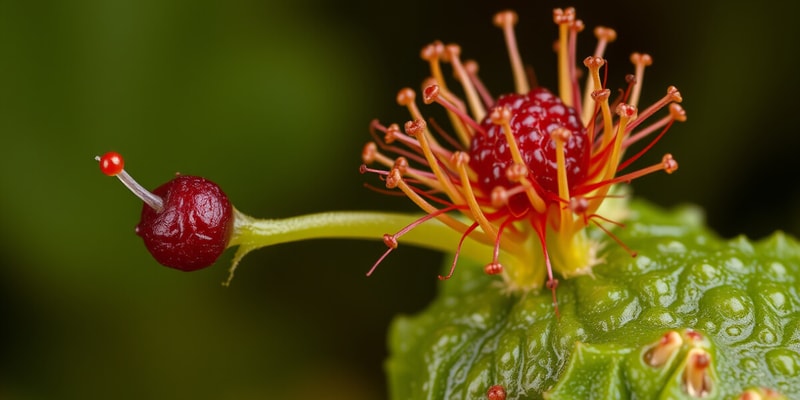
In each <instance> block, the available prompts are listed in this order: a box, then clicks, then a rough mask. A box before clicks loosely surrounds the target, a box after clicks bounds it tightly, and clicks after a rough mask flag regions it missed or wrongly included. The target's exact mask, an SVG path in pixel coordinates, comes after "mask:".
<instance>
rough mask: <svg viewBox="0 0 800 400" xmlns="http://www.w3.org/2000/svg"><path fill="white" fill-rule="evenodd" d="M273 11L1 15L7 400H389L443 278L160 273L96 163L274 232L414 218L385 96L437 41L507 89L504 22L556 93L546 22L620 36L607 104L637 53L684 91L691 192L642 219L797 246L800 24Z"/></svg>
mask: <svg viewBox="0 0 800 400" xmlns="http://www.w3.org/2000/svg"><path fill="white" fill-rule="evenodd" d="M281 3H284V4H281ZM281 3H277V2H257V1H254V0H251V1H247V0H238V1H228V2H222V1H219V2H216V1H199V2H197V1H186V0H168V1H163V0H159V1H156V0H144V1H121V0H108V1H106V0H79V1H70V2H55V1H52V2H44V3H41V2H36V3H34V2H25V1H6V2H1V3H0V90H2V94H1V95H0V135H2V138H3V143H2V145H1V146H0V149H2V154H1V156H0V163H1V164H0V186H2V188H3V189H2V190H3V192H2V193H3V195H2V196H0V209H1V210H2V214H3V223H2V237H1V239H2V240H1V241H0V243H2V244H1V246H2V247H1V248H0V251H2V253H1V254H2V256H0V257H2V258H0V266H1V268H0V316H1V317H2V319H3V323H2V326H3V328H2V335H1V336H0V339H2V343H3V347H2V348H0V354H2V357H0V397H3V398H23V399H27V398H79V397H80V398H103V397H114V398H176V397H182V398H215V399H220V398H230V399H242V398H267V397H268V398H313V397H324V398H381V397H383V396H385V383H384V378H383V371H382V364H381V363H382V360H383V359H384V357H385V351H386V350H385V330H386V326H387V324H388V321H389V320H390V318H391V317H392V315H394V314H396V313H400V312H413V311H415V310H419V309H420V308H421V307H423V306H424V305H425V304H426V303H427V302H428V301H429V300H430V298H431V296H432V293H433V289H434V288H435V286H436V285H437V282H436V278H435V275H436V268H437V266H438V265H439V264H440V261H441V256H440V255H438V254H436V253H431V252H426V251H422V250H416V249H412V248H406V247H404V248H403V249H402V251H398V252H396V254H393V255H392V257H391V258H390V259H389V260H387V261H386V262H385V263H384V264H383V265H382V266H381V269H380V270H379V271H378V273H376V274H375V276H373V277H372V278H370V279H365V278H364V277H363V273H364V272H365V271H366V270H367V269H368V267H369V266H370V265H371V263H372V262H373V261H374V260H375V259H376V257H377V256H378V255H379V254H380V253H381V252H382V251H383V248H382V245H381V244H380V243H377V242H375V243H366V242H365V243H361V242H350V241H315V242H307V243H297V244H289V245H282V246H278V247H275V248H270V249H264V250H261V251H258V252H256V253H254V254H252V255H250V256H248V258H246V259H245V261H244V263H243V264H242V266H241V268H240V270H239V273H238V276H237V279H236V280H235V281H234V283H233V285H232V287H230V288H228V289H224V288H222V287H221V286H220V285H219V283H220V282H221V281H222V280H223V279H224V278H225V276H226V272H225V268H226V266H227V262H228V260H229V259H230V253H226V254H225V255H224V256H223V257H222V259H221V260H220V261H219V262H218V264H217V265H216V266H215V267H213V268H209V269H207V270H204V271H200V272H196V273H191V274H186V273H180V272H177V271H173V270H170V269H167V268H163V267H160V266H158V265H157V264H156V263H155V262H154V261H152V259H151V258H150V257H149V255H148V254H147V252H146V251H145V249H144V247H143V246H142V244H141V241H140V240H139V239H138V237H136V236H135V235H134V234H133V227H134V225H135V224H136V222H137V221H138V213H139V210H140V204H139V203H138V201H136V200H135V199H134V198H133V197H132V196H130V195H129V194H128V193H126V192H125V190H124V189H123V187H122V186H121V185H119V184H118V183H117V182H116V181H115V180H113V179H109V178H106V177H104V176H103V175H102V174H100V173H99V171H98V170H97V166H96V163H95V162H94V161H93V160H92V157H93V156H94V155H96V154H100V153H102V152H105V151H107V150H111V149H113V150H117V151H120V152H121V153H123V154H124V155H125V156H126V158H127V160H128V170H129V171H130V172H131V173H132V174H134V175H135V176H136V177H137V179H139V180H140V181H141V182H142V183H143V184H144V185H145V186H148V187H154V186H157V185H159V184H161V183H163V182H165V181H167V180H168V179H169V178H170V176H171V174H173V173H174V172H176V171H180V172H182V173H187V174H197V175H203V176H206V177H208V178H210V179H212V180H214V181H216V182H217V183H218V184H220V185H221V186H222V187H223V188H224V189H225V190H226V192H227V193H228V195H229V196H230V197H231V199H232V201H233V202H234V204H235V205H236V206H237V207H238V208H239V209H241V210H243V211H245V212H247V213H249V214H251V215H254V216H259V217H285V216H290V215H296V214H300V213H307V212H316V211H323V210H332V209H363V208H369V209H393V210H397V209H411V207H409V206H408V204H407V202H406V201H403V200H402V199H395V198H391V197H386V196H382V195H378V194H375V193H372V192H370V191H368V190H365V189H363V188H362V183H363V182H365V181H371V178H372V177H368V176H367V177H365V176H361V175H359V174H358V172H357V171H358V170H357V168H358V165H359V163H360V161H359V154H360V151H361V146H362V145H363V143H364V142H365V141H366V140H367V138H368V134H367V126H368V123H369V121H370V120H371V119H372V118H375V117H378V118H381V119H382V120H384V121H387V122H388V121H402V120H403V119H405V118H407V117H406V115H405V114H404V112H403V110H401V109H400V108H399V107H397V106H396V105H395V104H394V95H395V92H396V90H397V89H399V88H400V87H403V86H412V87H414V88H416V87H418V85H419V82H420V81H421V80H422V79H423V78H424V77H425V76H426V74H427V72H426V69H425V65H424V63H422V62H421V61H420V60H419V59H418V51H419V48H420V47H421V46H422V45H424V44H426V43H427V42H429V41H431V40H433V39H442V40H444V41H448V42H449V41H457V42H459V43H460V44H462V47H463V49H464V52H463V54H464V56H465V57H467V58H476V59H478V61H479V62H480V63H481V68H482V69H481V74H482V76H483V77H484V79H485V80H486V81H487V84H488V85H489V87H490V88H492V89H493V91H494V92H495V93H500V92H502V91H508V90H511V88H512V86H511V78H510V74H509V73H508V65H507V64H508V61H507V57H506V54H505V49H504V47H503V44H502V37H501V35H500V33H499V32H498V31H497V30H496V29H495V28H493V27H492V25H491V15H492V13H493V12H495V11H497V10H499V9H503V8H515V9H517V10H518V11H519V14H520V19H521V24H520V25H519V27H518V33H519V35H520V44H521V46H522V55H523V58H524V59H525V61H526V62H527V63H530V64H531V65H533V66H534V67H535V68H536V70H537V74H538V76H539V79H540V81H541V83H542V84H544V85H547V86H553V84H554V83H555V75H554V74H555V61H554V57H553V55H552V53H551V52H550V51H549V46H550V44H551V42H552V40H553V39H554V38H555V29H554V27H553V25H552V24H551V23H550V9H551V8H552V7H553V6H567V5H576V6H578V8H579V9H578V12H579V16H580V17H581V18H582V19H583V20H584V22H585V23H586V24H587V26H588V27H594V26H595V25H598V24H605V25H609V26H613V27H614V28H616V29H617V31H618V32H619V33H620V39H619V40H618V41H617V42H616V43H614V45H613V46H612V47H611V49H610V51H609V53H608V58H609V59H610V61H611V64H610V65H611V68H612V69H611V78H612V82H611V83H612V84H614V83H615V82H614V80H616V83H617V85H619V84H621V83H620V82H621V79H622V76H623V74H624V73H627V72H629V71H630V67H629V64H628V61H627V55H628V54H629V53H630V52H631V51H635V50H639V51H648V52H650V53H651V54H652V55H653V57H654V58H655V64H654V65H653V67H652V68H651V69H650V70H648V74H647V78H646V82H645V95H644V101H648V100H650V101H652V100H654V99H655V98H657V97H658V96H661V95H662V93H663V91H664V89H665V88H666V86H667V85H669V84H675V85H677V86H678V87H679V88H680V89H681V91H682V93H683V95H684V98H685V102H684V105H685V108H686V109H687V111H688V114H689V122H688V123H686V124H683V125H678V126H677V127H676V128H674V130H673V131H672V132H670V134H668V136H667V137H666V138H665V139H664V140H663V141H662V143H660V144H659V145H658V146H657V148H656V150H654V152H653V153H654V154H652V157H650V158H649V160H650V161H653V160H656V159H658V158H659V157H660V155H661V154H663V153H664V152H667V151H669V152H672V153H673V154H674V155H675V157H676V158H677V159H678V160H679V162H680V163H681V169H680V170H679V171H678V172H677V173H676V174H674V175H672V176H666V175H663V174H659V175H657V176H653V177H649V178H646V179H643V180H641V181H640V182H638V183H637V184H636V193H637V195H640V196H644V197H647V198H648V199H650V200H652V201H654V202H656V203H660V204H663V205H673V204H677V203H681V202H693V203H698V204H701V205H702V206H704V207H705V208H706V209H707V211H708V215H709V220H710V222H711V224H712V227H713V228H715V229H717V230H718V231H720V232H721V233H723V234H724V235H726V236H731V235H733V234H735V233H739V232H744V233H747V234H749V235H751V236H753V237H761V236H764V235H766V234H767V233H768V232H771V231H772V230H774V229H783V230H787V231H789V232H790V233H794V234H798V233H799V232H800V212H799V211H798V210H800V208H798V207H796V206H795V203H797V202H798V201H800V191H799V190H798V185H797V179H796V177H795V176H796V175H795V174H796V172H795V170H796V168H797V167H796V166H795V165H794V164H795V159H796V158H795V157H796V156H795V153H796V151H797V150H796V149H797V148H798V144H800V143H798V142H799V141H800V139H798V135H797V132H796V130H797V124H796V122H795V121H796V120H795V118H793V117H794V116H795V114H796V111H795V106H794V104H793V103H794V94H795V93H796V91H797V89H798V79H797V74H796V73H793V71H792V67H793V66H794V65H795V64H794V63H793V61H791V60H792V59H793V56H794V51H795V49H796V47H797V46H796V43H794V38H796V37H800V32H798V25H799V24H797V23H796V21H793V20H792V16H793V15H796V11H797V10H787V9H786V7H795V8H797V6H786V5H781V6H780V7H777V6H770V5H769V4H767V2H760V3H758V4H757V5H756V4H753V3H742V4H741V5H732V4H729V3H728V2H721V1H718V2H710V3H709V2H690V1H688V0H680V1H673V2H665V3H664V4H656V3H646V4H645V3H640V2H633V1H621V2H602V3H600V2H587V3H589V4H586V5H582V4H580V3H578V2H572V3H566V2H552V3H548V4H544V5H541V4H536V5H531V4H530V3H531V2H511V1H508V2H500V3H497V4H495V5H488V4H483V3H482V4H480V5H478V6H477V7H466V6H464V3H463V2H454V1H446V2H436V3H433V4H427V3H429V2H423V1H405V2H390V3H381V4H379V3H377V2H370V1H363V2H346V3H342V2H335V3H334V2H331V3H330V4H329V3H326V2H322V1H313V0H307V1H303V2H289V1H285V2H281ZM486 3H488V2H486ZM589 36H590V35H589V34H588V32H587V33H584V34H583V35H582V36H581V37H582V39H583V47H582V50H583V52H582V54H588V52H589V51H590V47H591V46H590V45H589V44H588V42H591V40H587V39H589ZM647 162H648V161H645V160H643V161H642V162H641V164H640V165H644V164H645V163H647ZM373 183H374V182H373Z"/></svg>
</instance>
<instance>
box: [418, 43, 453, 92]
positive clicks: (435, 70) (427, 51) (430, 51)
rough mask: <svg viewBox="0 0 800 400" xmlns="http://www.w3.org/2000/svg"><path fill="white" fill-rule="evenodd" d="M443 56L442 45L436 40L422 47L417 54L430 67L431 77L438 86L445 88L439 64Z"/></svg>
mask: <svg viewBox="0 0 800 400" xmlns="http://www.w3.org/2000/svg"><path fill="white" fill-rule="evenodd" d="M443 54H444V44H443V43H442V42H440V41H438V40H437V41H435V42H433V43H431V44H429V45H427V46H425V47H423V48H422V51H420V53H419V55H420V57H421V58H422V59H423V60H425V61H427V62H428V64H429V65H430V69H431V75H432V76H433V78H434V79H436V82H437V83H438V84H439V86H441V87H444V88H447V84H446V83H445V80H444V75H443V74H442V65H441V63H440V62H439V61H440V60H441V58H442V55H443Z"/></svg>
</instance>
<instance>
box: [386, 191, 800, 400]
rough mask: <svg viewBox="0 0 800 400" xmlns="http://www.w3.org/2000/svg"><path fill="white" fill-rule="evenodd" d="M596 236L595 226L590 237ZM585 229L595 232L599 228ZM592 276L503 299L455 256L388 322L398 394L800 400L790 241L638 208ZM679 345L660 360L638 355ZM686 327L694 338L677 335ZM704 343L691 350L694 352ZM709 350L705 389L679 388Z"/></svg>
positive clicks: (494, 282)
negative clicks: (501, 390)
mask: <svg viewBox="0 0 800 400" xmlns="http://www.w3.org/2000/svg"><path fill="white" fill-rule="evenodd" d="M595 233H598V232H595ZM595 233H593V234H595ZM616 233H617V234H618V235H619V237H620V239H622V240H623V241H624V242H625V243H626V244H627V245H629V246H630V247H631V248H632V249H634V250H636V251H637V252H638V256H637V257H631V255H630V254H629V253H628V252H626V251H625V250H624V249H623V248H621V247H620V246H619V245H617V244H616V243H614V242H613V241H612V240H611V239H608V238H601V236H600V235H598V236H597V237H598V238H601V240H604V241H607V242H608V243H607V244H606V247H605V252H604V258H605V262H604V263H601V264H600V265H598V266H596V267H595V269H594V271H593V276H580V277H576V278H573V279H569V280H563V279H562V280H561V282H560V285H559V287H558V301H559V308H560V312H561V317H560V319H559V318H557V317H556V316H555V312H554V308H553V305H552V303H551V294H550V292H549V291H543V292H541V293H527V294H522V293H507V291H506V290H504V288H503V286H502V284H501V283H500V281H499V280H498V279H497V278H496V277H491V276H488V275H485V274H484V273H483V269H482V265H480V264H470V263H468V262H462V263H460V265H459V266H458V269H457V270H456V274H455V276H454V277H453V278H452V279H451V280H449V281H445V282H442V283H441V287H440V293H439V295H438V296H437V298H436V299H435V300H434V301H433V303H432V304H431V305H430V306H429V307H428V309H427V310H425V311H423V312H422V313H420V314H418V315H415V316H401V317H398V318H397V319H396V320H395V321H394V323H393V325H392V327H391V331H390V335H389V346H390V353H391V354H390V358H389V360H388V361H387V363H386V368H387V373H388V376H389V382H390V394H391V397H392V398H394V399H451V400H452V399H485V398H486V391H487V389H488V388H489V387H490V386H492V385H496V384H499V385H503V386H504V387H505V389H506V392H507V399H529V398H530V399H540V398H548V399H628V398H632V399H682V398H685V399H692V398H705V399H736V398H739V396H740V394H741V393H743V392H744V391H745V390H750V389H753V390H756V389H757V390H762V389H763V388H766V389H772V390H775V391H777V392H779V393H781V394H782V395H784V396H786V398H800V295H799V294H798V293H799V292H800V289H799V287H800V284H798V280H799V279H800V246H799V245H798V243H797V241H796V240H795V239H793V238H791V237H787V236H786V235H784V234H782V233H775V234H773V235H772V236H770V237H768V238H766V239H764V240H762V241H759V242H755V243H753V242H751V241H749V240H748V239H746V238H745V237H738V238H735V239H732V240H722V239H720V238H719V237H717V236H716V235H715V234H714V233H713V232H711V231H710V230H708V229H707V228H705V226H704V221H703V218H702V214H701V213H700V212H699V211H698V210H697V209H695V208H691V207H684V208H680V209H677V210H675V211H671V212H664V211H662V210H660V209H656V208H654V207H652V206H650V205H648V204H645V203H641V202H634V204H633V205H632V215H631V218H630V220H629V221H627V226H626V228H625V229H619V230H617V231H616ZM670 331H675V332H678V333H679V334H680V335H681V337H683V338H684V339H685V340H684V342H683V344H682V345H681V346H680V347H679V348H676V349H674V351H672V352H670V353H669V354H670V356H669V357H667V359H666V360H665V361H664V362H663V365H658V366H652V365H650V364H648V362H647V361H646V359H647V357H648V351H651V349H653V348H654V346H655V345H656V344H657V343H659V339H660V338H662V337H664V335H665V334H666V333H668V332H670ZM694 332H696V333H697V334H699V335H696V336H697V337H700V338H701V339H699V340H697V341H692V340H691V339H687V338H688V337H690V336H691V335H692V334H693V333H694ZM692 349H700V350H692ZM692 351H701V352H703V354H707V356H708V357H707V360H709V366H708V368H707V369H706V370H705V371H706V375H705V376H706V378H705V379H707V384H708V386H707V387H706V388H705V389H706V390H704V391H703V392H702V393H694V394H692V393H690V390H689V389H688V388H687V386H686V376H687V372H686V371H687V368H689V365H690V364H691V363H692V361H691V360H692V359H691V356H690V353H691V352H692Z"/></svg>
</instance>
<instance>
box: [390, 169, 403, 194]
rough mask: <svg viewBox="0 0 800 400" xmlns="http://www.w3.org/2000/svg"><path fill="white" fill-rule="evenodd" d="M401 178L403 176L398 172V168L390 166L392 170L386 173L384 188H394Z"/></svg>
mask: <svg viewBox="0 0 800 400" xmlns="http://www.w3.org/2000/svg"><path fill="white" fill-rule="evenodd" d="M402 180H403V176H402V174H401V173H400V170H399V169H397V168H392V170H391V171H389V175H386V188H387V189H394V188H396V187H397V185H399V184H400V182H401V181H402Z"/></svg>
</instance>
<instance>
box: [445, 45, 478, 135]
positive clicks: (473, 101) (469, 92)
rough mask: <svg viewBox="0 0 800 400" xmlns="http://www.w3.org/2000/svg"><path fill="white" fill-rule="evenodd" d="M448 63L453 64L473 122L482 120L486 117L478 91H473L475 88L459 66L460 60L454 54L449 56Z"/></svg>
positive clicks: (461, 66) (465, 71)
mask: <svg viewBox="0 0 800 400" xmlns="http://www.w3.org/2000/svg"><path fill="white" fill-rule="evenodd" d="M450 63H451V64H453V69H454V70H455V72H456V77H457V78H458V80H459V82H461V86H463V87H464V94H465V95H466V96H467V103H468V104H469V108H470V109H471V110H472V117H473V118H474V119H475V121H481V120H483V117H485V116H486V109H485V108H484V107H483V103H482V102H481V100H480V96H479V95H478V91H477V90H475V86H474V85H472V81H471V80H470V79H469V74H468V73H467V70H466V69H464V66H463V65H462V64H461V60H460V59H459V58H458V56H456V55H455V54H452V55H451V57H450Z"/></svg>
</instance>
